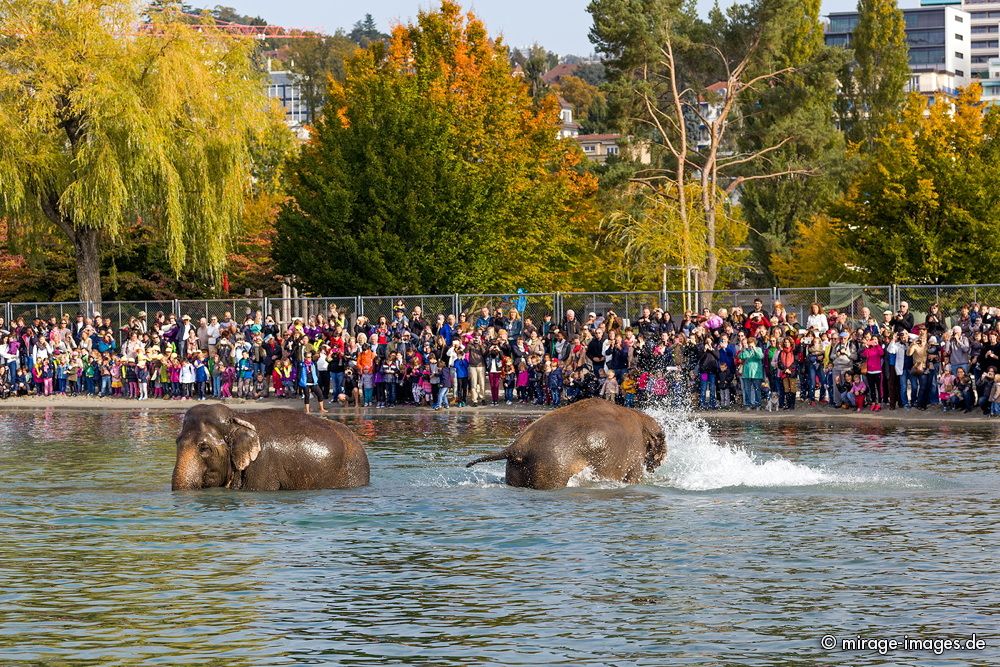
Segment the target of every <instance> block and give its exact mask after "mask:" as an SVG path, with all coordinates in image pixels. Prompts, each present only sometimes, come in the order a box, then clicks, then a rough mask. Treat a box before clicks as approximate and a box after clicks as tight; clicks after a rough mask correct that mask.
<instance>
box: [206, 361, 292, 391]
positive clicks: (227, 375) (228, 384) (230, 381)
mask: <svg viewBox="0 0 1000 667" xmlns="http://www.w3.org/2000/svg"><path fill="white" fill-rule="evenodd" d="M235 383H236V367H235V366H233V365H230V364H227V365H226V366H224V367H223V369H222V382H221V384H220V385H219V398H232V397H233V385H234V384H235ZM278 386H279V387H280V386H281V385H278Z"/></svg>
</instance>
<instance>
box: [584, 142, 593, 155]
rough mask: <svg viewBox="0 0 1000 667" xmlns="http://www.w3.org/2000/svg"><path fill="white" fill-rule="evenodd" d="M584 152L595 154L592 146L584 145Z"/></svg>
mask: <svg viewBox="0 0 1000 667" xmlns="http://www.w3.org/2000/svg"><path fill="white" fill-rule="evenodd" d="M583 152H584V153H593V152H594V147H593V145H591V144H584V145H583Z"/></svg>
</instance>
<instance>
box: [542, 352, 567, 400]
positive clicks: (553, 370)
mask: <svg viewBox="0 0 1000 667" xmlns="http://www.w3.org/2000/svg"><path fill="white" fill-rule="evenodd" d="M546 381H547V382H548V389H549V396H551V401H552V407H554V408H558V407H559V403H560V401H561V400H562V391H563V371H562V368H561V367H560V366H559V361H558V360H553V361H552V362H551V364H550V366H549V374H548V378H547V380H546Z"/></svg>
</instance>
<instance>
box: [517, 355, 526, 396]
mask: <svg viewBox="0 0 1000 667" xmlns="http://www.w3.org/2000/svg"><path fill="white" fill-rule="evenodd" d="M517 400H518V401H520V402H521V403H527V402H528V364H526V363H525V362H524V361H521V362H520V363H519V364H518V365H517Z"/></svg>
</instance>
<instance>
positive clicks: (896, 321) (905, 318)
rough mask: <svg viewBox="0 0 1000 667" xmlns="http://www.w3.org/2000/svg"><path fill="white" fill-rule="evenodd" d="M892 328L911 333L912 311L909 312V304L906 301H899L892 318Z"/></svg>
mask: <svg viewBox="0 0 1000 667" xmlns="http://www.w3.org/2000/svg"><path fill="white" fill-rule="evenodd" d="M892 330H893V331H895V332H899V331H905V332H906V333H913V313H911V312H910V304H908V303H907V302H906V301H900V302H899V311H898V312H897V313H896V316H895V317H893V318H892Z"/></svg>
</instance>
